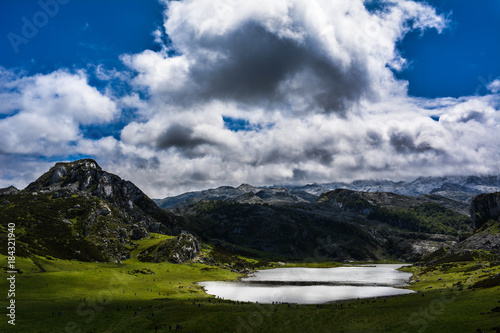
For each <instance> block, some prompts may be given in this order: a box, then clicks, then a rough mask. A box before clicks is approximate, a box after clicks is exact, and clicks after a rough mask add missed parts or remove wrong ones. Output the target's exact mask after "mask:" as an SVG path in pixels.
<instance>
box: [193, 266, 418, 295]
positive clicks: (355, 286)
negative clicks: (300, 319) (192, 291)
mask: <svg viewBox="0 0 500 333" xmlns="http://www.w3.org/2000/svg"><path fill="white" fill-rule="evenodd" d="M399 267H401V265H370V266H356V267H335V268H302V267H297V268H276V269H269V270H262V271H257V272H256V273H255V274H254V275H252V276H250V277H247V278H243V279H241V280H240V281H230V282H220V281H207V282H200V283H199V285H201V286H203V287H204V288H205V290H206V292H207V293H208V294H210V295H214V296H218V297H221V298H224V299H229V300H233V301H244V302H259V303H272V302H283V303H298V304H320V303H327V302H334V301H341V300H348V299H357V298H369V297H380V296H395V295H403V294H409V293H412V292H413V291H411V290H407V289H400V288H395V287H401V286H405V285H407V282H408V280H409V278H410V277H411V273H405V272H400V271H397V270H396V269H397V268H399Z"/></svg>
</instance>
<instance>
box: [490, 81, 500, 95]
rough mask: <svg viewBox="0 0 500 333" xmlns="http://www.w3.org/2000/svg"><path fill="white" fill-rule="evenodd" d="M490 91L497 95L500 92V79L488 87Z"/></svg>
mask: <svg viewBox="0 0 500 333" xmlns="http://www.w3.org/2000/svg"><path fill="white" fill-rule="evenodd" d="M487 88H488V90H489V91H491V92H492V93H494V94H496V93H497V92H500V79H496V80H494V81H493V82H491V83H490V84H488V86H487Z"/></svg>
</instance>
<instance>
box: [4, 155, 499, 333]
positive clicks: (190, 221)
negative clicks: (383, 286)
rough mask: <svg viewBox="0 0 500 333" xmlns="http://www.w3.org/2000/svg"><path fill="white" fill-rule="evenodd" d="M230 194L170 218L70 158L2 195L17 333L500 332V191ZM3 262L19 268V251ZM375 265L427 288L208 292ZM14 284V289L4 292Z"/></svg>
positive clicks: (132, 190) (180, 204) (182, 205)
mask: <svg viewBox="0 0 500 333" xmlns="http://www.w3.org/2000/svg"><path fill="white" fill-rule="evenodd" d="M489 180H491V178H489ZM218 191H219V194H220V192H221V190H218ZM227 191H229V192H232V193H233V194H234V195H229V196H228V195H225V194H224V195H220V196H219V197H215V196H213V195H212V194H213V193H212V194H211V193H209V194H210V195H209V196H207V193H205V194H204V198H203V199H200V197H198V199H200V200H198V199H197V200H193V196H192V195H191V199H186V200H184V201H182V200H181V201H179V200H177V203H176V204H175V205H174V206H175V207H174V206H172V207H170V208H168V209H161V208H160V207H158V206H157V205H156V204H155V202H154V201H153V200H151V199H149V198H148V197H147V196H146V195H145V194H144V193H142V191H140V189H138V188H137V187H136V186H135V185H134V184H132V183H130V182H127V181H124V180H122V179H121V178H119V177H118V176H116V175H113V174H109V173H107V172H106V171H104V170H102V169H101V168H100V167H99V166H98V165H97V163H96V162H95V161H93V160H80V161H75V162H71V163H58V164H56V165H55V166H54V167H53V168H52V169H50V170H49V171H48V172H47V173H45V174H44V175H42V176H41V177H40V178H39V179H38V180H36V181H35V182H33V183H31V184H30V185H29V186H28V187H27V188H26V189H24V190H17V189H15V188H7V189H2V190H0V219H1V224H0V231H1V232H2V235H7V234H8V232H9V225H15V238H16V246H15V250H16V251H15V255H16V260H15V269H16V271H17V273H16V326H15V328H14V329H15V331H19V332H26V331H29V332H124V331H127V332H147V331H151V332H155V331H158V332H167V331H170V329H171V330H176V328H178V329H180V327H182V330H183V331H185V332H360V331H370V332H401V331H406V332H450V331H464V332H467V331H468V332H474V331H477V330H478V329H479V330H481V331H484V332H495V331H497V330H498V329H500V327H499V326H498V322H500V303H499V301H500V278H499V277H500V256H499V242H500V233H499V225H500V221H499V215H500V214H499V208H498V207H500V204H499V201H498V198H499V197H498V193H490V194H488V193H485V194H481V195H477V196H475V197H474V198H473V199H472V200H471V201H470V202H468V203H467V202H464V201H463V200H456V199H454V198H451V197H450V196H442V195H438V194H426V195H417V196H408V195H402V194H396V193H390V192H362V191H355V190H351V189H345V188H344V189H342V188H340V189H335V190H330V191H326V192H324V193H322V194H321V195H317V196H316V195H313V194H311V193H308V194H307V193H306V192H304V193H306V194H304V193H299V192H297V191H295V190H293V191H295V192H293V193H292V192H291V191H292V190H291V189H284V188H279V189H258V190H256V188H255V187H252V186H242V187H240V188H239V190H238V189H237V190H235V188H224V189H223V191H222V192H225V193H227ZM209 192H210V191H209ZM236 192H237V193H236ZM261 192H262V193H261ZM313 197H314V198H313ZM257 198H258V199H257ZM469 211H470V212H471V213H472V214H471V215H468V212H469ZM0 253H1V257H0V258H1V262H2V264H1V265H0V266H1V267H2V269H3V270H4V271H5V272H8V271H9V269H12V268H9V267H8V266H7V262H8V260H7V259H8V256H9V250H8V248H7V245H6V243H5V242H2V243H1V244H0ZM361 263H365V264H370V263H397V264H400V265H401V266H405V267H404V268H402V270H403V271H405V272H409V273H411V274H412V277H411V279H410V281H409V285H408V286H406V287H404V288H407V289H409V290H412V291H414V293H410V294H407V295H399V296H393V297H377V298H368V299H356V298H355V299H348V300H344V301H335V302H331V303H322V304H310V305H305V304H300V305H298V304H288V303H283V304H281V303H279V304H256V303H253V302H245V301H231V300H227V299H226V300H222V299H219V298H216V297H214V296H210V295H208V294H207V293H206V292H205V291H204V289H203V288H202V287H201V286H200V285H199V284H197V282H201V281H227V280H236V279H240V278H242V277H245V276H247V275H248V274H250V273H252V272H254V271H255V270H261V269H270V268H277V267H316V268H327V267H341V266H345V265H353V264H361ZM8 284H9V282H8V280H6V279H2V281H1V282H0V288H1V290H8V287H9V286H8ZM0 327H1V328H2V329H7V323H6V322H2V323H0ZM11 328H12V327H11V326H9V327H8V329H11ZM169 328H170V329H169Z"/></svg>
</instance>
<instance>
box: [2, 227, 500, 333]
mask: <svg viewBox="0 0 500 333" xmlns="http://www.w3.org/2000/svg"><path fill="white" fill-rule="evenodd" d="M161 240H162V239H160V238H159V237H158V235H156V238H148V239H144V240H142V241H140V242H137V250H136V251H137V252H138V250H140V249H141V248H146V247H148V246H151V245H154V244H155V243H156V242H159V241H161ZM136 251H135V252H136ZM135 252H134V253H135ZM34 258H35V259H27V258H18V259H17V263H16V264H17V267H18V268H19V269H21V271H22V272H23V273H22V274H18V275H17V290H16V291H17V295H16V296H17V297H16V301H17V306H18V308H17V318H16V319H17V320H16V324H17V325H16V327H15V329H13V330H12V327H11V326H10V325H7V322H6V319H5V318H4V319H2V320H1V321H0V330H1V331H3V330H4V329H8V331H9V332H10V331H12V332H148V331H150V332H154V331H155V330H154V328H155V327H156V326H158V328H159V330H158V331H159V332H167V331H168V326H169V325H172V328H173V330H174V329H175V325H177V324H182V325H183V328H184V329H183V331H184V332H360V331H365V332H404V331H407V332H474V331H476V329H478V328H480V329H482V330H484V331H488V330H490V331H491V329H492V328H493V327H495V326H500V324H499V323H500V313H499V312H491V310H492V309H493V308H495V307H498V306H500V303H499V301H500V286H496V287H492V288H485V289H483V288H475V289H472V288H469V287H472V285H473V284H474V283H475V282H477V281H479V280H481V279H485V278H488V277H490V276H493V275H494V274H496V273H499V272H500V266H499V265H496V266H493V267H490V266H488V265H489V264H488V263H485V262H467V263H458V264H445V265H440V266H436V267H433V268H432V270H428V271H425V270H424V269H421V268H411V270H412V271H413V273H415V275H414V278H415V280H416V278H417V276H418V277H419V281H420V282H415V283H413V284H412V285H411V286H410V288H411V289H413V290H416V291H419V292H418V293H415V294H411V295H406V296H397V297H393V298H387V299H385V300H384V299H376V300H370V301H367V300H359V301H348V302H344V303H342V309H339V308H338V306H339V305H340V303H339V304H328V305H323V306H322V308H320V309H319V308H317V307H316V306H315V305H308V306H305V305H301V306H299V307H298V308H296V307H295V306H291V307H288V306H287V305H263V306H259V305H255V304H243V305H241V304H232V303H231V302H228V301H222V302H220V301H219V300H218V301H217V303H216V304H214V301H215V299H214V298H213V297H211V296H208V295H206V294H205V293H204V292H203V290H201V289H200V288H199V287H197V286H196V285H195V282H196V281H202V280H225V279H235V278H237V277H238V275H237V274H235V273H232V272H230V271H228V270H224V269H221V268H216V267H210V266H205V265H201V264H183V265H175V264H169V263H162V264H154V263H141V262H138V261H137V259H136V258H135V257H134V256H133V257H132V258H131V259H129V260H127V261H125V262H124V263H123V264H122V265H118V264H110V263H80V262H78V261H64V260H49V259H47V258H43V257H34ZM0 259H1V262H2V265H3V263H5V261H6V259H5V257H4V256H1V257H0ZM34 261H36V264H35V263H34ZM41 268H42V269H43V270H45V272H42V271H41ZM150 271H152V272H154V273H155V274H154V275H152V274H143V273H149V272H150ZM487 271H489V272H487ZM141 272H142V273H141ZM131 273H132V274H131ZM439 278H441V279H440V280H439ZM459 282H460V283H459ZM429 287H432V288H429ZM7 289H8V288H7V284H6V280H5V279H1V280H0V290H2V293H3V292H4V291H6V290H7ZM459 289H463V290H461V291H459ZM422 291H423V294H424V295H425V296H422ZM194 299H197V300H198V301H197V302H193V300H194ZM104 300H106V301H105V302H104ZM209 300H210V302H209ZM4 304H5V305H6V302H5V299H4V300H3V302H2V304H1V306H2V307H3V306H4ZM198 304H201V306H199V305H198ZM129 305H130V306H131V309H128V308H127V307H128V306H129ZM149 306H152V308H148V307H149ZM139 307H141V308H142V310H141V311H140V312H139V314H138V315H134V313H135V312H136V311H137V310H138V308H139ZM118 308H119V309H120V310H119V311H118ZM62 311H64V315H62V316H59V312H61V313H62ZM52 312H54V317H53V316H52ZM151 313H153V314H154V315H153V316H151V317H150V316H149V315H150V314H151ZM163 326H164V327H163Z"/></svg>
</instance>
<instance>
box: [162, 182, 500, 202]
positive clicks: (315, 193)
mask: <svg viewBox="0 0 500 333" xmlns="http://www.w3.org/2000/svg"><path fill="white" fill-rule="evenodd" d="M338 188H341V189H349V190H354V191H361V192H388V193H389V192H390V193H395V194H399V195H406V196H415V197H418V196H421V195H430V194H433V195H439V196H441V197H445V198H448V199H452V200H456V201H461V202H463V203H467V204H469V203H470V202H471V201H472V198H473V197H474V196H476V195H478V194H480V193H493V192H498V191H500V176H449V177H419V178H416V179H415V180H412V181H398V182H394V181H390V180H357V181H353V182H351V183H344V182H333V183H325V184H307V185H302V186H297V185H273V186H252V185H248V184H242V185H240V186H238V187H231V186H219V187H217V188H213V189H206V190H202V191H191V192H186V193H182V194H179V195H176V196H170V197H165V198H163V199H154V201H155V202H156V203H157V204H158V205H159V206H160V207H162V208H167V209H174V208H176V207H184V206H187V205H192V204H195V203H197V202H200V201H206V200H232V201H236V202H242V201H241V199H244V197H241V198H239V197H240V196H242V195H244V194H249V193H254V194H255V195H257V193H259V192H260V193H261V195H257V196H259V197H261V196H265V197H266V199H265V200H263V201H264V203H270V204H273V203H274V204H276V203H291V202H314V201H315V200H316V199H317V198H319V196H320V195H321V194H323V193H326V192H329V191H332V190H335V189H338ZM276 193H282V194H283V195H284V196H283V197H282V198H279V197H276V196H275V194H276ZM285 198H286V199H285Z"/></svg>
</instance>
